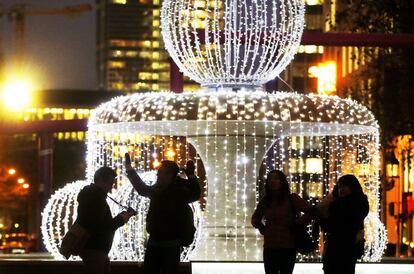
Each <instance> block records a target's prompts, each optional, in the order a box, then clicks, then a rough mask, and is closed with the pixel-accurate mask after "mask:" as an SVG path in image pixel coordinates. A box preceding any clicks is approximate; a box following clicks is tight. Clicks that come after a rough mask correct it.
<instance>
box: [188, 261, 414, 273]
mask: <svg viewBox="0 0 414 274" xmlns="http://www.w3.org/2000/svg"><path fill="white" fill-rule="evenodd" d="M192 269H193V274H264V271H263V265H262V264H258V263H239V264H231V263H193V264H192ZM294 274H323V271H322V265H321V264H317V263H312V264H305V263H298V264H296V266H295V271H294ZM356 274H414V264H358V265H357V268H356Z"/></svg>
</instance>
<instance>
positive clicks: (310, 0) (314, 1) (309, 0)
mask: <svg viewBox="0 0 414 274" xmlns="http://www.w3.org/2000/svg"><path fill="white" fill-rule="evenodd" d="M322 4H323V0H306V5H308V6H316V5H322Z"/></svg>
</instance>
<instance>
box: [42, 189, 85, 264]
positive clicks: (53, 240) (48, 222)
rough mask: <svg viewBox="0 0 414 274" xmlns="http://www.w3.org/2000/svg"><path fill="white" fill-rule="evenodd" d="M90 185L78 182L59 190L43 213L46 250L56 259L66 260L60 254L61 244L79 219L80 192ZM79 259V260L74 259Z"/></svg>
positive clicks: (50, 199) (43, 233)
mask: <svg viewBox="0 0 414 274" xmlns="http://www.w3.org/2000/svg"><path fill="white" fill-rule="evenodd" d="M86 185H88V183H87V182H85V181H76V182H73V183H69V184H67V185H65V186H64V187H63V188H61V189H59V190H57V191H56V192H55V193H53V195H52V196H51V197H50V198H49V201H48V203H47V204H46V206H45V208H44V209H43V212H42V225H41V227H40V228H41V231H42V236H43V243H44V245H45V247H46V249H47V250H48V251H49V252H50V253H51V254H52V255H53V257H55V258H56V259H64V257H63V256H62V255H61V254H60V253H59V247H60V243H61V242H62V239H63V237H64V236H65V234H66V232H67V231H68V230H69V228H70V226H71V225H72V223H73V222H74V221H75V220H76V217H77V211H76V209H77V206H78V202H77V197H78V194H79V191H81V189H82V188H84V187H85V186H86ZM73 259H79V258H73Z"/></svg>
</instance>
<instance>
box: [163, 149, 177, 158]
mask: <svg viewBox="0 0 414 274" xmlns="http://www.w3.org/2000/svg"><path fill="white" fill-rule="evenodd" d="M165 156H166V158H167V159H168V160H173V159H174V157H175V152H174V150H172V149H168V150H167V153H165Z"/></svg>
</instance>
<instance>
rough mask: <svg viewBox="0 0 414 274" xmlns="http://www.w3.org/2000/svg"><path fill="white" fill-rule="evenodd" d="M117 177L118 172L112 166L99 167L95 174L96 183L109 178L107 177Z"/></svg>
mask: <svg viewBox="0 0 414 274" xmlns="http://www.w3.org/2000/svg"><path fill="white" fill-rule="evenodd" d="M115 177H116V172H115V170H113V169H112V168H110V167H107V166H103V167H100V168H98V170H97V171H96V172H95V174H94V175H93V181H94V182H95V183H96V182H98V181H99V180H107V179H110V178H111V179H113V178H115Z"/></svg>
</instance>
